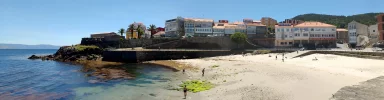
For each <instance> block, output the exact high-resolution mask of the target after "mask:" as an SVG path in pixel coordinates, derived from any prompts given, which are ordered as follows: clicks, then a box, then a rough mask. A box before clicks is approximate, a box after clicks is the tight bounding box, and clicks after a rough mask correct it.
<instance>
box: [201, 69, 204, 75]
mask: <svg viewBox="0 0 384 100" xmlns="http://www.w3.org/2000/svg"><path fill="white" fill-rule="evenodd" d="M201 72H203V76H204V72H205V68H204V69H203V70H202V71H201Z"/></svg>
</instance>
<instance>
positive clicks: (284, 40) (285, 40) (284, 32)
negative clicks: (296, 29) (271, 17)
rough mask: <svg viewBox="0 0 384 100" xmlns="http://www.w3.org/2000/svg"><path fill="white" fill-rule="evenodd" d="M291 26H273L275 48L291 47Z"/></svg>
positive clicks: (288, 24) (287, 24)
mask: <svg viewBox="0 0 384 100" xmlns="http://www.w3.org/2000/svg"><path fill="white" fill-rule="evenodd" d="M292 29H293V25H291V24H290V23H279V24H278V25H275V46H277V47H290V46H293V41H294V40H293V32H292V31H291V30H292Z"/></svg>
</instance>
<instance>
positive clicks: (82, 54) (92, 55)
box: [28, 46, 134, 83]
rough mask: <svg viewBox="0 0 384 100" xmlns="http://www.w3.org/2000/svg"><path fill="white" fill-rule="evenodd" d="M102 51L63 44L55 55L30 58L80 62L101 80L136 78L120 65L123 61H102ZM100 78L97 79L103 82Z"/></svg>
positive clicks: (31, 57)
mask: <svg viewBox="0 0 384 100" xmlns="http://www.w3.org/2000/svg"><path fill="white" fill-rule="evenodd" d="M102 53H103V49H100V48H97V47H96V48H95V47H89V46H88V47H87V46H83V47H79V46H63V47H60V49H59V50H57V52H56V53H55V54H53V55H47V56H37V55H32V56H30V57H29V58H28V59H42V60H55V61H62V62H69V63H73V64H79V65H82V66H83V68H82V71H83V72H92V74H89V75H90V76H95V77H97V78H98V79H100V80H112V79H133V78H134V75H133V74H130V73H128V72H127V71H126V70H125V69H124V68H121V67H119V66H120V65H122V64H123V63H118V62H104V61H102V56H101V54H102ZM111 66H114V67H111ZM87 75H88V74H87ZM100 80H96V81H97V82H101V81H100ZM96 81H95V80H92V81H90V83H94V82H96Z"/></svg>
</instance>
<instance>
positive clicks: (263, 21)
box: [261, 17, 277, 28]
mask: <svg viewBox="0 0 384 100" xmlns="http://www.w3.org/2000/svg"><path fill="white" fill-rule="evenodd" d="M261 24H263V25H266V26H267V27H271V28H275V25H276V24H277V21H276V20H275V19H273V18H270V17H263V18H261Z"/></svg>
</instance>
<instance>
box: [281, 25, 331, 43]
mask: <svg viewBox="0 0 384 100" xmlns="http://www.w3.org/2000/svg"><path fill="white" fill-rule="evenodd" d="M275 31H276V34H275V36H276V40H275V46H294V47H303V46H304V47H311V48H312V47H334V46H336V26H334V25H330V24H325V23H321V22H303V23H300V24H297V25H292V24H290V23H279V24H278V25H276V26H275Z"/></svg>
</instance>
